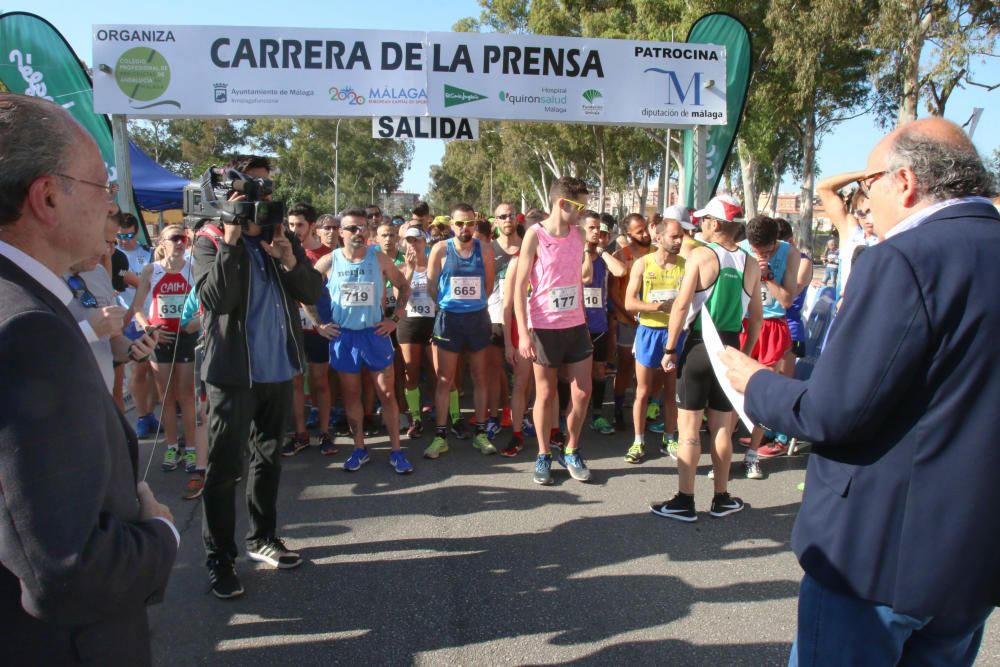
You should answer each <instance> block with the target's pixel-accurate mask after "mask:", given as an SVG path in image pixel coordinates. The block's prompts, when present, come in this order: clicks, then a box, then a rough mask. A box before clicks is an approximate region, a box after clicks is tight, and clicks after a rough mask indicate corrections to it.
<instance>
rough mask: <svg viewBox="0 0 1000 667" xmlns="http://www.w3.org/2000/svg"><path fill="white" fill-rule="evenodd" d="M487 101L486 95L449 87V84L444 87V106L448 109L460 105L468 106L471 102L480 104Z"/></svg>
mask: <svg viewBox="0 0 1000 667" xmlns="http://www.w3.org/2000/svg"><path fill="white" fill-rule="evenodd" d="M485 99H486V96H485V95H480V94H479V93H474V92H472V91H470V90H463V89H461V88H456V87H455V86H449V85H448V84H445V85H444V105H445V106H446V107H454V106H458V105H459V104H468V103H469V102H478V101H479V100H485Z"/></svg>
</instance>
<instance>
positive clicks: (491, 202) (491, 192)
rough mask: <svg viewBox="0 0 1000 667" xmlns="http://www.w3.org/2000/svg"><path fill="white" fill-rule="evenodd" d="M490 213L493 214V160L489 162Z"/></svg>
mask: <svg viewBox="0 0 1000 667" xmlns="http://www.w3.org/2000/svg"><path fill="white" fill-rule="evenodd" d="M490 213H493V160H490Z"/></svg>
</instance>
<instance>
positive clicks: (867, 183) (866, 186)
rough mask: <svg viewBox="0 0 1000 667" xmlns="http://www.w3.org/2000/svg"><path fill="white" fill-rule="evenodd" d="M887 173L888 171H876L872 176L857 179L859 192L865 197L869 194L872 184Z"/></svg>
mask: <svg viewBox="0 0 1000 667" xmlns="http://www.w3.org/2000/svg"><path fill="white" fill-rule="evenodd" d="M888 173H889V171H888V170H887V169H883V170H882V171H876V172H875V173H874V174H869V175H867V176H865V177H864V178H860V179H858V186H859V187H860V188H861V192H863V193H864V194H865V196H866V197H867V196H868V194H869V193H870V192H871V189H872V184H874V183H875V181H877V180H878V179H880V178H882V177H883V176H885V175H886V174H888Z"/></svg>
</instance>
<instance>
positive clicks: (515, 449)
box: [500, 435, 524, 458]
mask: <svg viewBox="0 0 1000 667" xmlns="http://www.w3.org/2000/svg"><path fill="white" fill-rule="evenodd" d="M522 449H524V439H523V438H518V437H517V436H516V435H512V436H510V442H509V443H507V446H506V447H505V448H504V449H502V450H500V456H506V457H507V458H514V457H515V456H517V455H518V454H520V453H521V450H522Z"/></svg>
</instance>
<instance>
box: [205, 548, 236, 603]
mask: <svg viewBox="0 0 1000 667" xmlns="http://www.w3.org/2000/svg"><path fill="white" fill-rule="evenodd" d="M208 581H209V586H210V587H211V591H212V594H213V595H215V597H217V598H220V599H222V600H228V599H229V598H235V597H239V596H240V595H243V584H241V583H240V578H239V577H237V576H236V567H235V566H234V565H233V561H231V560H223V559H220V558H210V559H209V561H208Z"/></svg>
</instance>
